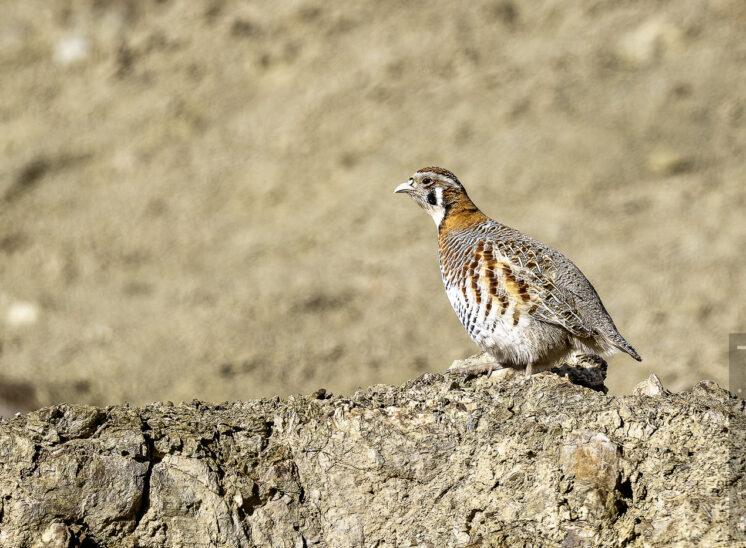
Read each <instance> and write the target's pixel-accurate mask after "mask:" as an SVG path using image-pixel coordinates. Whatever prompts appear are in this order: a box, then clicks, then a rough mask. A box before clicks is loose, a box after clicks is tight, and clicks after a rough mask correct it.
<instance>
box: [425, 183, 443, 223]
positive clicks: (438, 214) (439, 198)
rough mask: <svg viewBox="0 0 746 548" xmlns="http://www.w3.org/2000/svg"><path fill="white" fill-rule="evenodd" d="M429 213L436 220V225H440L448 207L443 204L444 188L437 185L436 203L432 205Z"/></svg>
mask: <svg viewBox="0 0 746 548" xmlns="http://www.w3.org/2000/svg"><path fill="white" fill-rule="evenodd" d="M428 213H430V216H431V217H432V218H433V221H435V226H437V227H440V223H441V222H442V221H443V217H445V215H446V208H445V207H444V206H443V188H441V187H439V186H436V187H435V205H433V206H430V208H429V209H428Z"/></svg>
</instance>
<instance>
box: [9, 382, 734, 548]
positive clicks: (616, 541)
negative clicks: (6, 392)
mask: <svg viewBox="0 0 746 548" xmlns="http://www.w3.org/2000/svg"><path fill="white" fill-rule="evenodd" d="M656 381H657V379H651V380H649V381H646V382H648V383H649V384H650V386H649V387H647V388H646V387H641V388H640V389H639V390H636V391H635V394H634V395H630V396H608V395H605V394H603V393H601V392H598V391H593V390H589V389H586V388H582V387H579V386H575V385H573V384H571V383H570V382H568V381H567V380H566V379H563V378H560V377H558V376H557V375H554V374H541V375H536V376H534V377H533V378H530V379H527V378H525V377H523V376H517V377H514V378H505V377H497V378H489V379H487V378H476V379H464V378H447V377H443V376H441V375H430V374H426V375H423V376H422V377H420V378H418V379H417V380H414V381H410V382H408V383H407V384H405V385H403V386H400V387H394V386H386V385H378V386H374V387H371V388H369V389H367V390H361V391H358V392H357V393H355V394H354V395H352V396H351V397H334V396H331V395H328V394H326V393H325V392H324V391H323V390H321V391H318V392H316V393H315V394H314V395H313V396H303V397H300V396H299V397H290V398H288V399H287V400H280V399H279V398H275V399H270V400H257V401H250V402H236V403H224V404H221V405H207V404H203V403H200V402H196V401H195V402H193V403H191V404H180V405H174V404H171V403H168V402H167V403H157V404H153V405H150V406H147V407H145V408H131V407H126V406H115V407H108V408H94V407H86V406H70V405H59V406H55V407H49V408H45V409H42V410H40V411H37V412H34V413H30V414H28V415H25V416H20V417H16V418H13V419H10V420H5V421H2V422H1V423H0V545H1V546H4V547H15V546H34V547H42V546H45V547H47V546H48V547H52V546H54V547H68V546H118V547H119V546H130V547H135V546H140V547H160V546H235V547H244V546H283V547H285V546H287V547H295V546H297V547H301V546H470V545H484V546H503V545H511V546H512V545H519V546H520V545H533V546H544V545H545V546H554V545H561V546H596V545H604V546H610V545H627V546H661V545H672V544H676V545H678V546H695V545H697V546H698V545H708V546H716V545H720V546H724V545H729V543H731V542H733V541H734V540H735V539H738V538H741V537H739V536H738V535H739V534H740V535H743V533H744V531H742V530H739V529H738V523H737V519H738V516H739V515H740V514H741V513H742V511H743V508H744V506H743V502H744V501H743V500H742V499H740V500H739V498H738V493H739V492H740V493H742V492H743V490H744V468H745V467H746V464H745V462H746V457H745V455H744V431H745V430H746V418H745V409H746V407H745V404H744V401H743V400H740V399H738V398H736V397H735V396H733V395H731V394H730V393H728V392H727V391H725V390H723V389H721V388H719V387H718V386H717V385H716V384H714V383H712V382H709V381H702V382H701V383H699V384H698V385H696V386H695V387H694V388H693V389H692V390H690V391H688V392H686V393H681V394H671V393H669V392H667V391H665V390H663V389H662V388H661V389H657V390H656V389H654V388H655V387H656ZM658 384H659V382H658ZM729 495H730V496H729Z"/></svg>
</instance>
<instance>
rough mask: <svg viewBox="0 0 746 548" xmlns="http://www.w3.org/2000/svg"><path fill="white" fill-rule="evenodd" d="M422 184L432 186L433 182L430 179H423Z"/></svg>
mask: <svg viewBox="0 0 746 548" xmlns="http://www.w3.org/2000/svg"><path fill="white" fill-rule="evenodd" d="M422 184H423V185H425V186H428V185H431V184H433V181H432V180H431V179H423V180H422Z"/></svg>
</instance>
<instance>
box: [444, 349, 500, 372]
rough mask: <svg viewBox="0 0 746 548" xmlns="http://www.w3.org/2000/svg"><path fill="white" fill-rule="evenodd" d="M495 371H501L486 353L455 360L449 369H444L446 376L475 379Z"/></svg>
mask: <svg viewBox="0 0 746 548" xmlns="http://www.w3.org/2000/svg"><path fill="white" fill-rule="evenodd" d="M497 369H502V365H500V364H499V363H498V362H497V361H496V360H495V358H494V357H492V356H491V355H490V354H489V353H487V352H482V353H481V354H475V355H474V356H469V357H468V358H466V359H465V360H456V361H454V362H453V363H452V364H451V367H449V368H448V369H446V371H445V374H446V375H463V376H465V377H476V376H478V375H484V374H487V375H489V374H490V373H492V372H493V371H495V370H497Z"/></svg>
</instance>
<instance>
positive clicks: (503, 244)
mask: <svg viewBox="0 0 746 548" xmlns="http://www.w3.org/2000/svg"><path fill="white" fill-rule="evenodd" d="M394 192H395V193H398V192H403V193H406V194H409V195H410V196H411V197H412V198H413V199H414V201H415V202H417V204H418V205H419V206H420V207H422V208H423V209H425V210H426V211H427V212H428V213H429V214H430V216H431V217H432V218H433V220H434V221H435V225H436V226H437V227H438V248H439V254H440V272H441V275H442V276H443V283H444V284H445V288H446V294H447V295H448V299H449V300H450V301H451V305H452V306H453V309H454V310H455V311H456V314H457V315H458V317H459V320H461V323H462V324H463V326H464V327H465V328H466V331H467V332H468V333H469V336H470V337H471V338H472V340H473V341H474V342H475V343H477V345H478V346H479V347H480V348H482V350H484V351H485V352H487V353H488V354H489V355H490V356H491V358H494V363H489V364H487V365H483V366H480V368H479V371H477V372H489V371H491V370H493V369H496V368H500V367H512V368H516V369H523V370H525V372H526V374H527V375H530V374H531V373H532V371H542V370H546V369H549V368H551V367H553V366H555V365H558V364H560V363H562V362H563V361H566V360H568V359H572V358H573V357H576V356H582V355H586V354H591V355H594V356H609V355H611V354H615V353H617V352H619V351H622V352H626V353H627V354H629V355H630V356H632V357H633V358H634V359H636V360H638V361H640V360H641V358H640V356H639V355H638V354H637V352H635V349H634V348H632V346H631V345H630V344H629V343H628V342H627V341H626V340H624V337H622V336H621V335H620V334H619V331H617V328H616V326H615V325H614V322H613V321H612V319H611V316H609V313H608V312H606V309H605V308H604V305H603V304H602V303H601V299H600V298H599V297H598V294H597V293H596V290H595V289H593V286H592V285H591V283H590V282H589V281H588V280H587V279H586V277H585V276H584V275H583V273H582V272H581V271H580V269H579V268H578V267H577V266H575V265H574V264H573V263H572V262H571V261H570V260H569V259H568V258H567V257H565V256H564V255H562V254H561V253H560V252H559V251H556V250H554V249H552V248H551V247H549V246H548V245H544V244H542V243H540V242H537V241H536V240H534V239H532V238H530V237H529V236H526V235H525V234H523V233H522V232H519V231H518V230H515V229H513V228H510V227H507V226H505V225H503V224H501V223H499V222H497V221H494V220H492V219H490V218H489V217H487V216H486V215H484V213H482V212H481V211H479V209H478V208H477V206H475V205H474V203H473V202H472V201H471V200H470V199H469V196H467V194H466V190H464V187H463V186H462V185H461V183H460V182H459V180H458V179H457V178H456V176H455V175H454V174H453V173H451V172H450V171H448V170H445V169H441V168H438V167H426V168H423V169H421V170H419V171H418V172H416V173H415V174H414V175H412V177H411V178H410V179H409V180H408V181H407V182H405V183H403V184H401V185H399V186H398V187H396V189H395V191H394ZM472 372H473V371H472Z"/></svg>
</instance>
